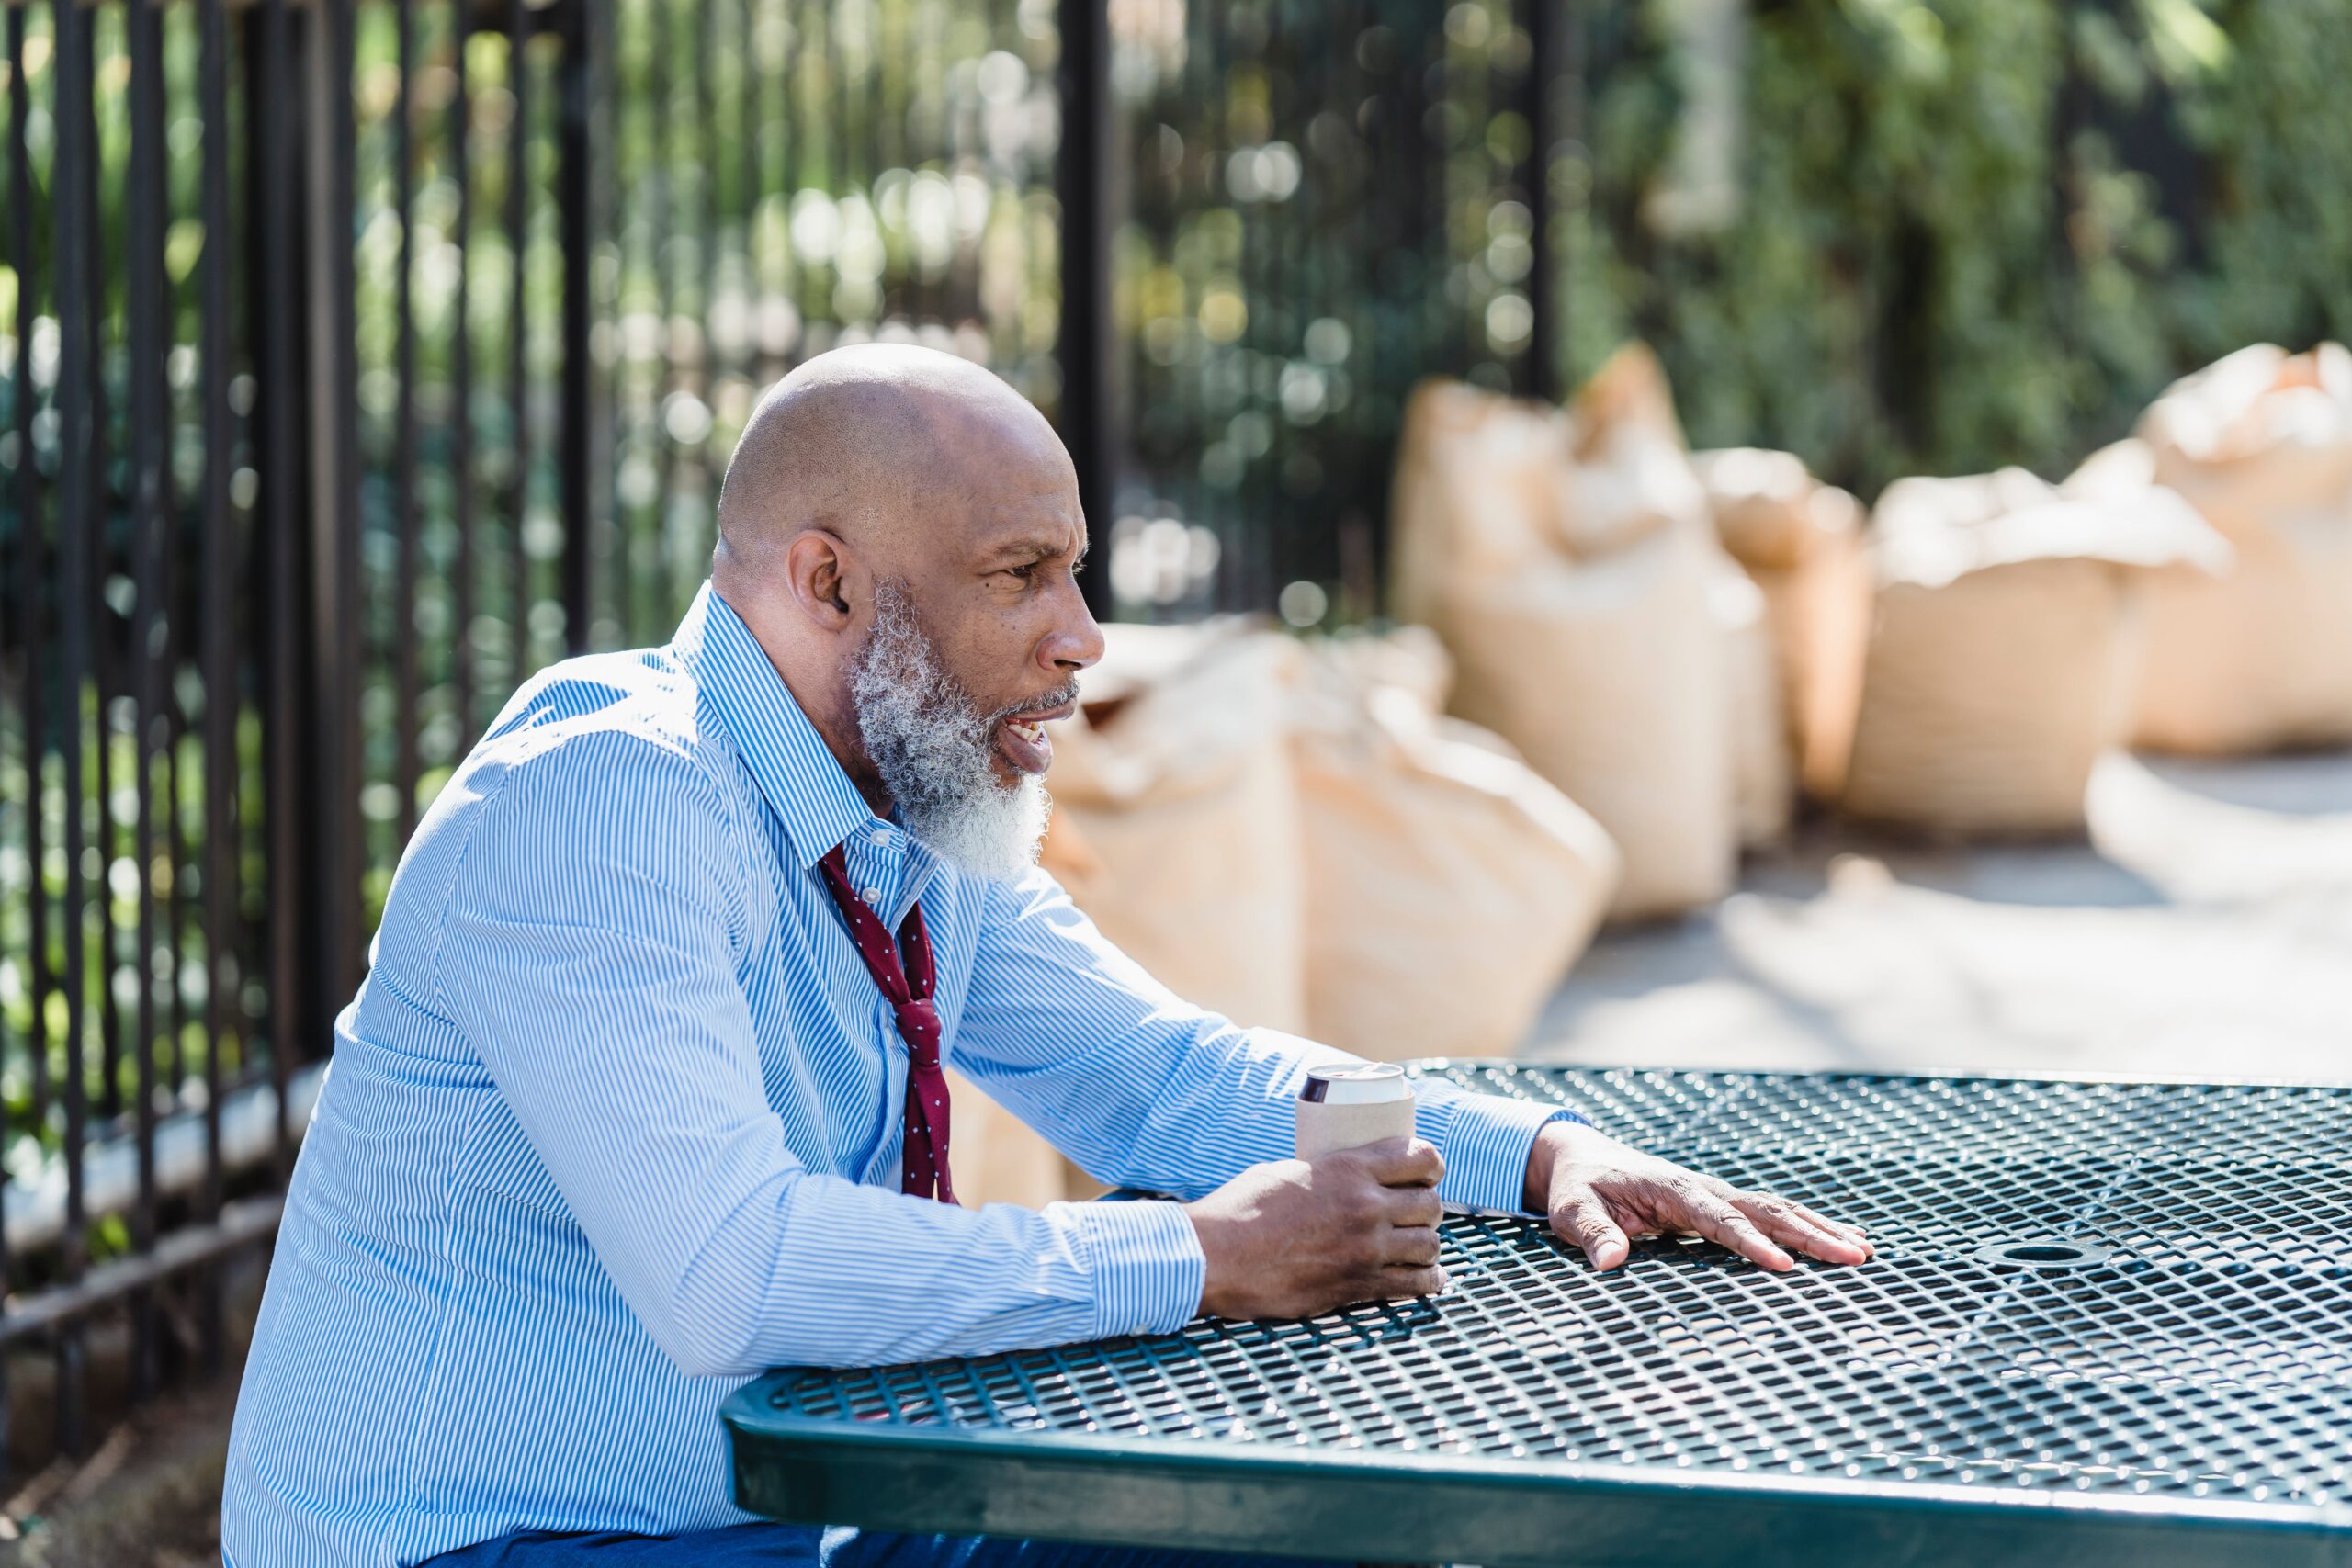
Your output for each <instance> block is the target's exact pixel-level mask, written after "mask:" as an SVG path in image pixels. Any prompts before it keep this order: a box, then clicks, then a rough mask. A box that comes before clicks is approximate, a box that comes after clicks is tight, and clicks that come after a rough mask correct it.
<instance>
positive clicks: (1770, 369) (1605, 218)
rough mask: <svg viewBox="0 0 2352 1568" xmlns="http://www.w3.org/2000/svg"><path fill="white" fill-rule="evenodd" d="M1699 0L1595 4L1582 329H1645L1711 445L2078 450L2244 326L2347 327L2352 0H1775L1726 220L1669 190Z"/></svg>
mask: <svg viewBox="0 0 2352 1568" xmlns="http://www.w3.org/2000/svg"><path fill="white" fill-rule="evenodd" d="M1677 3H1679V6H1682V7H1684V8H1682V9H1678V8H1677ZM1677 3H1669V0H1645V4H1642V5H1640V6H1632V7H1626V8H1623V9H1622V10H1616V11H1615V15H1616V17H1618V18H1620V19H1618V20H1615V21H1613V22H1612V21H1611V20H1610V19H1608V18H1603V17H1599V15H1598V13H1599V12H1600V10H1601V9H1602V8H1600V7H1597V6H1591V7H1587V8H1586V9H1587V16H1586V17H1585V18H1584V19H1583V20H1582V21H1581V22H1580V24H1579V42H1580V44H1581V45H1582V47H1583V49H1584V50H1585V54H1586V57H1585V60H1584V73H1585V78H1586V81H1587V83H1588V87H1587V91H1586V94H1585V97H1584V108H1583V113H1582V119H1581V122H1580V123H1577V122H1572V125H1571V129H1572V130H1576V131H1578V132H1580V135H1579V136H1578V138H1577V146H1576V148H1575V149H1574V151H1573V152H1572V154H1571V155H1570V156H1568V157H1566V158H1564V159H1562V160H1560V161H1559V162H1558V163H1556V164H1555V167H1554V171H1553V178H1554V180H1555V186H1554V188H1555V194H1556V195H1557V196H1558V197H1559V198H1560V199H1559V201H1558V205H1557V210H1558V211H1559V214H1560V216H1559V219H1558V223H1559V228H1558V229H1557V231H1555V232H1556V235H1557V238H1558V241H1559V243H1560V246H1561V255H1562V262H1561V265H1562V269H1563V276H1562V289H1563V300H1564V309H1563V310H1562V312H1561V321H1560V342H1559V343H1558V344H1557V348H1558V351H1559V353H1560V354H1561V355H1562V361H1561V363H1562V364H1563V366H1564V367H1566V371H1567V373H1568V378H1569V379H1570V380H1571V381H1573V380H1574V379H1575V378H1580V377H1581V376H1582V375H1584V374H1585V373H1588V372H1589V370H1590V369H1591V368H1592V367H1594V366H1595V365H1596V364H1598V363H1599V361H1600V358H1601V357H1602V356H1603V355H1606V354H1607V353H1608V351H1609V350H1610V348H1611V347H1612V346H1613V345H1614V344H1616V343H1617V342H1619V341H1621V340H1622V339H1623V338H1624V337H1628V336H1639V337H1643V338H1645V339H1647V340H1648V341H1650V342H1651V343H1652V344H1655V345H1656V346H1657V349H1658V350H1659V352H1660V353H1661V355H1663V356H1664V358H1665V360H1666V363H1667V366H1668V369H1669V371H1670V372H1671V374H1672V376H1673V379H1674V385H1675V389H1676V391H1677V393H1678V395H1679V399H1680V401H1681V405H1682V410H1683V414H1684V418H1685V420H1686V423H1688V425H1689V427H1690V434H1691V440H1692V441H1693V443H1694V444H1697V445H1701V446H1710V445H1723V444H1731V443H1747V444H1758V445H1766V446H1784V447H1788V448H1791V449H1793V450H1795V451H1797V452H1799V453H1800V454H1802V455H1803V456H1804V457H1806V458H1807V459H1808V460H1809V461H1810V462H1812V463H1813V464H1814V465H1815V467H1816V468H1819V469H1820V470H1821V471H1822V472H1824V473H1825V474H1826V475H1828V476H1830V477H1833V478H1835V479H1838V480H1840V481H1841V482H1844V483H1847V484H1849V485H1852V486H1856V487H1858V488H1860V490H1862V491H1864V492H1865V493H1868V492H1871V491H1875V490H1876V489H1877V488H1878V487H1879V486H1881V485H1883V483H1885V482H1886V481H1887V480H1888V479H1893V478H1894V477H1896V476H1898V475H1900V474H1904V473H1915V472H1928V473H1955V472H1966V471H1973V470H1980V469H1985V468H1992V467H1996V466H1997V465H1999V464H2003V463H2010V462H2015V463H2022V464H2025V465H2027V466H2029V467H2031V468H2037V469H2040V470H2041V471H2043V472H2045V473H2050V474H2055V473H2058V472H2061V471H2063V470H2064V469H2065V468H2068V467H2070V466H2071V465H2072V464H2073V463H2074V462H2075V460H2076V459H2077V458H2079V457H2081V456H2082V455H2083V454H2084V453H2085V452H2086V451H2088V450H2090V449H2091V448H2092V447H2094V446H2097V445H2098V444H2099V443H2101V442H2104V441H2106V440H2109V439H2111V438H2113V437H2114V436H2116V435H2118V434H2121V433H2123V432H2124V431H2126V430H2127V429H2128V428H2129V427H2130V425H2131V420H2132V418H2133V416H2134V415H2135V414H2136V413H2137V412H2138V411H2139V410H2140V409H2141V408H2142V407H2143V406H2144V404H2145V403H2146V401H2147V400H2149V398H2150V397H2152V396H2153V395H2154V393H2155V392H2156V391H2158V390H2159V389H2161V388H2162V387H2163V386H2164V385H2165V382H2166V381H2168V380H2169V379H2171V378H2173V377H2175V376H2177V375H2178V374H2181V373H2183V372H2185V371H2187V370H2188V369H2191V368H2194V367H2196V366H2198V365H2199V364H2202V363H2205V362H2206V361H2209V360H2211V359H2212V358H2214V357H2216V356H2218V355H2221V354H2223V353H2226V352H2227V351H2229V350H2230V349H2233V348H2235V347H2238V346H2239V345H2241V344H2245V343H2249V342H2253V341H2256V340H2261V339H2270V340H2275V341H2281V342H2285V343H2288V344H2292V345H2296V346H2301V345H2304V344H2309V343H2310V342H2312V341H2314V340H2317V339H2319V338H2323V337H2343V336H2346V335H2347V334H2352V7H2347V6H2346V5H2345V3H2344V0H2233V3H2231V4H2227V5H2222V6H2213V7H2206V6H2200V5H2199V4H2198V0H2111V3H2102V0H2076V3H2071V4H2064V5H2061V4H2052V3H2051V0H1785V3H1781V4H1769V3H1768V4H1758V5H1755V6H1753V7H1752V8H1751V9H1749V10H1748V11H1747V14H1746V40H1747V47H1746V50H1745V55H1744V60H1742V61H1741V62H1740V64H1739V68H1738V69H1737V70H1736V72H1734V73H1731V74H1732V78H1733V79H1734V80H1736V81H1737V82H1738V83H1739V85H1740V91H1739V94H1738V97H1739V102H1740V118H1739V121H1738V124H1739V127H1740V129H1739V132H1738V134H1737V136H1736V138H1734V139H1731V141H1730V144H1731V145H1732V146H1733V148H1734V149H1735V151H1734V152H1733V154H1732V157H1733V159H1734V160H1735V162H1734V164H1733V167H1734V168H1735V169H1736V180H1735V182H1734V186H1733V188H1735V189H1736V204H1735V205H1733V206H1732V207H1731V209H1730V210H1729V212H1728V214H1727V215H1725V216H1724V217H1722V218H1720V219H1719V220H1718V221H1717V222H1715V223H1714V224H1713V226H1712V227H1702V226H1699V225H1694V224H1690V223H1684V224H1681V225H1679V226H1678V225H1676V224H1674V223H1672V222H1670V221H1663V220H1661V219H1660V217H1659V211H1660V209H1661V207H1662V206H1666V207H1670V205H1671V203H1670V200H1669V201H1662V199H1661V197H1662V195H1664V196H1667V197H1670V196H1671V193H1672V191H1673V188H1674V187H1675V186H1676V185H1677V183H1678V177H1679V176H1678V170H1679V168H1680V167H1681V165H1680V164H1679V163H1678V159H1679V158H1680V157H1683V156H1685V155H1686V152H1685V150H1684V149H1683V148H1682V147H1681V138H1682V137H1683V135H1684V130H1683V128H1684V127H1685V126H1686V125H1687V124H1689V123H1690V121H1691V112H1690V111H1691V108H1692V107H1693V106H1694V105H1695V104H1697V102H1698V101H1699V99H1700V98H1701V97H1702V96H1703V95H1704V93H1705V86H1704V83H1703V79H1702V77H1701V76H1700V74H1699V73H1700V72H1701V71H1702V70H1703V68H1704V60H1705V58H1706V56H1705V55H1704V53H1703V51H1702V49H1699V48H1694V40H1697V39H1704V38H1705V37H1707V36H1710V35H1709V32H1708V28H1709V26H1710V24H1709V23H1708V22H1707V20H1706V18H1707V17H1708V16H1709V15H1710V14H1711V13H1713V12H1714V10H1715V8H1714V7H1713V6H1698V5H1694V3H1693V0H1677ZM1611 9H1612V10H1614V9H1615V8H1611ZM1684 183H1687V182H1684Z"/></svg>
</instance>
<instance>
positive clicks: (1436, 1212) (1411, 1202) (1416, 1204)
mask: <svg viewBox="0 0 2352 1568" xmlns="http://www.w3.org/2000/svg"><path fill="white" fill-rule="evenodd" d="M1381 1200H1382V1201H1383V1203H1384V1204H1385V1206H1386V1208H1387V1210H1388V1223H1389V1224H1392V1225H1419V1226H1426V1225H1434V1224H1437V1223H1438V1221H1440V1220H1442V1219H1443V1218H1444V1217H1445V1204H1444V1203H1443V1202H1442V1201H1439V1198H1438V1195H1437V1189H1436V1188H1434V1187H1384V1188H1382V1189H1381Z"/></svg>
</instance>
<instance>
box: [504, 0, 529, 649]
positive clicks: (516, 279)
mask: <svg viewBox="0 0 2352 1568" xmlns="http://www.w3.org/2000/svg"><path fill="white" fill-rule="evenodd" d="M530 42H531V13H530V9H529V7H528V6H527V5H526V3H525V0H507V5H506V90H507V93H508V94H509V95H510V96H512V98H513V100H514V112H513V114H512V116H511V117H510V118H508V120H507V122H506V203H505V220H506V246H507V251H506V254H507V255H508V256H509V257H510V258H511V260H512V265H513V272H512V274H511V275H510V276H509V277H508V279H507V284H508V298H507V310H506V392H507V398H508V400H509V403H510V407H509V410H508V414H509V417H510V418H511V419H512V421H513V422H514V423H513V428H512V429H511V430H510V431H509V432H508V439H509V450H510V451H511V452H512V454H513V456H514V459H515V472H514V475H513V480H514V483H513V488H512V496H513V500H512V502H511V505H512V508H513V509H512V511H511V512H510V513H508V515H507V519H506V576H507V584H506V588H507V604H506V609H507V617H508V626H507V628H506V631H507V637H508V642H507V649H508V651H507V671H506V690H507V691H508V692H509V693H510V694H511V693H512V692H513V691H514V690H515V687H517V686H519V685H521V684H522V683H523V678H524V677H525V676H526V675H527V674H528V673H529V672H530V669H531V558H530V553H529V550H528V549H527V548H526V536H525V528H524V523H525V521H526V519H527V517H528V516H529V513H530V510H531V389H530V379H529V378H530V355H529V348H530V335H531V334H530V331H529V328H528V322H529V321H530V315H529V309H528V308H529V304H530V291H529V288H527V286H526V281H525V271H526V269H525V266H524V262H525V260H526V257H527V255H528V254H529V251H530V245H529V243H528V241H527V235H528V233H529V230H530V221H531V207H530V186H531V97H530V72H529V70H528V69H527V65H528V62H529V59H530Z"/></svg>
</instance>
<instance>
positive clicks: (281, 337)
mask: <svg viewBox="0 0 2352 1568" xmlns="http://www.w3.org/2000/svg"><path fill="white" fill-rule="evenodd" d="M293 23H294V18H293V17H292V15H291V14H290V12H289V10H288V0H261V31H260V35H259V38H260V43H259V49H258V54H259V63H260V67H261V68H260V70H259V72H258V73H255V74H254V76H250V77H249V78H248V84H249V94H250V97H249V102H250V104H251V114H250V116H249V118H248V123H249V125H250V126H251V130H252V137H253V141H252V145H251V147H250V150H249V152H248V154H247V158H246V163H245V168H246V177H247V180H248V187H247V188H248V191H249V193H250V195H249V198H248V199H249V202H250V205H251V206H252V208H253V209H254V213H255V215H256V221H255V225H254V228H255V232H256V238H257V242H258V243H257V244H256V247H255V253H256V254H255V265H254V279H255V290H256V292H255V295H254V312H253V317H252V320H253V324H254V333H255V335H256V339H257V344H258V347H259V352H260V360H261V367H262V369H261V378H260V379H261V413H262V420H261V441H260V447H261V465H262V466H261V491H260V500H261V507H262V511H261V518H260V524H261V526H262V528H263V529H264V530H265V536H266V538H267V541H268V543H267V545H266V548H265V550H264V554H265V556H266V558H267V561H268V598H269V612H268V615H267V616H266V624H267V627H268V637H267V641H266V646H267V650H268V671H269V678H268V683H269V691H268V699H267V716H266V720H265V722H264V728H263V735H264V738H265V741H266V749H265V767H266V776H267V782H266V785H265V787H264V790H263V798H264V800H265V801H266V806H267V809H266V813H265V816H266V820H267V822H268V825H269V826H268V848H267V859H266V864H267V866H268V870H269V907H270V910H271V917H270V920H269V993H268V994H269V1081H270V1087H271V1089H272V1091H273V1096H274V1099H275V1101H276V1104H277V1126H276V1128H275V1129H274V1131H275V1134H276V1136H275V1145H276V1164H277V1179H278V1180H279V1182H280V1183H283V1182H284V1181H285V1180H286V1179H287V1178H288V1176H290V1175H291V1174H292V1171H293V1168H294V1151H293V1143H294V1135H293V1122H292V1118H291V1115H290V1111H289V1108H288V1104H287V1094H286V1080H287V1073H288V1065H289V1058H290V1056H291V1055H292V1053H293V1050H294V1043H295V1041H296V1040H297V1039H299V1038H300V1033H301V1029H302V1024H303V1021H304V1019H305V1017H306V1015H307V1013H308V1010H309V990H308V987H306V985H305V979H306V975H307V973H308V972H309V968H310V966H309V965H306V964H305V963H304V962H303V959H304V949H305V947H306V946H307V945H308V941H307V939H308V937H309V935H310V932H309V931H307V930H306V928H305V923H304V922H303V921H302V920H301V919H299V918H296V917H297V914H298V912H299V911H300V909H301V908H302V887H303V876H302V872H301V867H302V862H303V857H304V856H305V855H306V854H307V853H308V848H307V846H308V845H309V843H310V842H311V822H312V821H313V820H314V817H313V811H312V807H313V805H314V804H315V802H313V801H307V800H306V798H305V795H304V791H303V788H302V784H301V781H302V779H303V778H304V776H305V775H306V773H308V771H309V769H310V767H311V759H309V758H307V757H305V756H304V755H303V754H302V753H303V750H304V740H303V734H302V732H303V724H302V684H303V682H302V671H303V664H304V658H303V652H302V649H303V643H304V632H303V626H304V622H303V616H302V613H301V607H302V604H303V594H302V577H303V572H302V562H303V558H304V552H303V549H302V534H301V525H300V498H299V497H298V495H297V493H296V486H297V485H298V483H299V476H300V471H301V470H300V451H299V448H298V446H297V443H298V442H299V440H300V435H299V434H298V431H299V427H298V425H297V423H296V415H297V413H298V412H299V410H300V382H299V380H298V379H297V377H298V370H297V358H296V353H297V349H298V347H299V340H298V338H297V335H296V333H297V329H298V327H299V324H300V320H301V311H300V304H299V296H300V292H301V290H302V287H303V282H304V279H303V276H302V273H301V269H300V266H299V265H297V263H296V254H295V245H294V213H293V210H292V204H293V202H294V200H295V197H296V196H297V194H298V191H297V185H296V181H297V179H298V177H299V174H298V171H299V164H298V163H297V157H296V154H297V152H298V150H299V146H300V143H299V142H298V141H297V136H298V135H299V129H298V128H299V126H300V116H299V115H298V114H297V113H296V112H295V110H296V107H297V106H296V104H295V101H294V96H293V95H294V70H293V56H294V36H293V34H294V28H293ZM264 280H275V286H276V287H277V288H281V289H286V290H288V291H291V292H292V293H294V294H295V295H296V298H295V299H277V298H273V297H272V296H271V295H270V294H269V293H268V292H266V290H268V289H269V288H271V286H272V285H271V283H269V282H265V281H264Z"/></svg>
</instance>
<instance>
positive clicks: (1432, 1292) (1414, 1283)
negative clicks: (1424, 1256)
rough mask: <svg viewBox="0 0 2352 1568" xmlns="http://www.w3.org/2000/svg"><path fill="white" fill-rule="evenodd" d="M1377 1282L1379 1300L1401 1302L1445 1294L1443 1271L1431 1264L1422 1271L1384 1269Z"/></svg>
mask: <svg viewBox="0 0 2352 1568" xmlns="http://www.w3.org/2000/svg"><path fill="white" fill-rule="evenodd" d="M1381 1274H1382V1275H1383V1278H1382V1279H1381V1280H1379V1281H1378V1287H1379V1299H1380V1300H1382V1301H1390V1302H1393V1301H1402V1300H1404V1299H1405V1298H1406V1297H1408V1296H1440V1295H1443V1294H1444V1293H1445V1285H1446V1277H1445V1270H1444V1269H1440V1268H1438V1267H1437V1266H1436V1265H1434V1264H1431V1265H1430V1266H1429V1267H1427V1268H1424V1269H1382V1270H1381Z"/></svg>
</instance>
